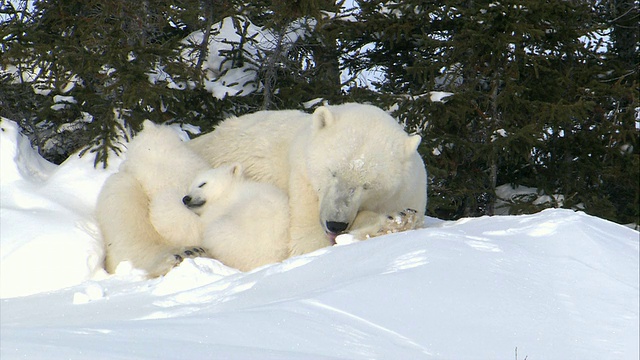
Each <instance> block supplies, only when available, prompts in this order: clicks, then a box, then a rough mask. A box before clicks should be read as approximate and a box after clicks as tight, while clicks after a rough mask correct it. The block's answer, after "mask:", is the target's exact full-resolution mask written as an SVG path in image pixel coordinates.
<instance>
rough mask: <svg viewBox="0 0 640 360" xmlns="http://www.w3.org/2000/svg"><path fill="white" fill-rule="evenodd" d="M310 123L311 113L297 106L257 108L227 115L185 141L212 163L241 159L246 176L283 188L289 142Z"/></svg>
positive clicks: (286, 176)
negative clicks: (299, 109)
mask: <svg viewBox="0 0 640 360" xmlns="http://www.w3.org/2000/svg"><path fill="white" fill-rule="evenodd" d="M310 123H311V116H310V115H309V114H305V113H303V112H301V111H297V110H285V111H259V112H256V113H253V114H249V115H244V116H241V117H233V118H229V119H227V120H225V121H223V122H222V123H220V124H219V125H218V126H217V127H216V128H215V130H214V131H212V132H211V133H208V134H205V135H202V136H200V137H198V138H196V139H193V140H191V141H190V142H189V143H188V144H189V146H190V147H191V148H192V149H193V150H194V151H195V152H197V153H198V154H200V155H201V156H202V157H204V158H205V159H206V160H207V161H208V162H209V163H210V164H211V166H213V167H218V166H221V165H228V164H230V163H232V162H240V163H242V165H243V166H244V174H245V176H246V177H247V178H249V179H252V180H255V181H260V182H267V183H270V184H273V185H275V186H277V187H278V188H280V189H282V190H285V191H286V190H287V188H288V178H289V161H288V159H289V149H290V147H291V142H292V141H293V139H294V138H295V136H296V134H297V133H298V132H299V131H300V130H301V129H302V128H303V127H305V126H309V125H310Z"/></svg>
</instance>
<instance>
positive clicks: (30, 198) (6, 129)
mask: <svg viewBox="0 0 640 360" xmlns="http://www.w3.org/2000/svg"><path fill="white" fill-rule="evenodd" d="M0 127H1V128H2V131H1V135H0V142H1V146H2V153H1V154H0V155H1V159H0V161H1V164H2V173H1V176H0V186H1V188H2V192H1V196H2V197H1V207H0V221H1V223H0V260H1V261H0V283H1V285H0V297H2V298H5V297H13V296H23V295H29V294H34V293H38V292H42V291H49V290H57V289H61V288H64V287H67V286H71V285H76V284H78V283H80V282H82V281H85V280H87V279H88V278H90V277H92V276H94V275H96V274H98V273H100V272H101V269H102V261H103V260H102V259H103V256H104V252H103V246H102V242H101V240H100V237H99V234H98V231H97V228H96V224H95V222H94V221H93V217H92V212H93V208H94V207H95V202H96V198H97V194H98V192H99V190H100V187H101V186H102V183H103V182H104V180H105V179H106V177H107V176H108V175H109V172H108V171H100V170H95V169H94V168H93V160H92V159H89V157H85V158H80V157H78V156H77V155H76V156H72V157H70V158H69V159H68V160H67V161H65V162H64V163H63V164H61V165H60V166H56V165H54V164H51V163H49V162H47V161H46V160H44V159H43V158H41V157H40V156H39V155H38V153H37V152H35V151H34V150H33V149H32V148H31V146H30V144H29V141H28V139H27V138H26V137H24V136H23V135H21V134H20V133H19V131H18V126H17V124H16V123H15V122H12V121H9V120H7V119H2V123H1V124H0Z"/></svg>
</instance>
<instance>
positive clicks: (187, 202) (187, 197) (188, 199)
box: [182, 195, 191, 205]
mask: <svg viewBox="0 0 640 360" xmlns="http://www.w3.org/2000/svg"><path fill="white" fill-rule="evenodd" d="M190 202H191V196H189V195H187V196H185V197H183V198H182V203H183V204H185V205H189V203H190Z"/></svg>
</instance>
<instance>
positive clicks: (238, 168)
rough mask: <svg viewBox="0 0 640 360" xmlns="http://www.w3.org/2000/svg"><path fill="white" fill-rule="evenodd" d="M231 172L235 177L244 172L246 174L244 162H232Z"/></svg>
mask: <svg viewBox="0 0 640 360" xmlns="http://www.w3.org/2000/svg"><path fill="white" fill-rule="evenodd" d="M231 174H232V175H233V176H234V177H241V176H242V174H244V167H243V166H242V164H240V163H238V162H236V163H233V164H231Z"/></svg>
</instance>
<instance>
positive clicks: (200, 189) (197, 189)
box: [182, 163, 243, 215]
mask: <svg viewBox="0 0 640 360" xmlns="http://www.w3.org/2000/svg"><path fill="white" fill-rule="evenodd" d="M242 174H243V168H242V165H240V164H238V163H234V164H231V165H225V166H220V167H217V168H215V169H209V170H206V171H204V172H201V173H199V174H198V175H197V176H196V177H195V179H194V180H193V183H191V187H190V188H189V193H188V194H187V195H186V196H185V197H184V198H182V202H183V203H184V204H185V205H186V206H187V207H188V208H189V209H191V210H192V211H193V212H195V213H196V214H198V215H201V214H202V213H203V212H204V211H205V209H206V205H207V204H213V203H215V202H216V201H217V200H219V199H220V198H222V197H223V196H225V195H227V194H228V193H229V191H230V189H231V188H232V187H233V185H234V183H235V182H237V181H238V180H239V179H241V178H242Z"/></svg>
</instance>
